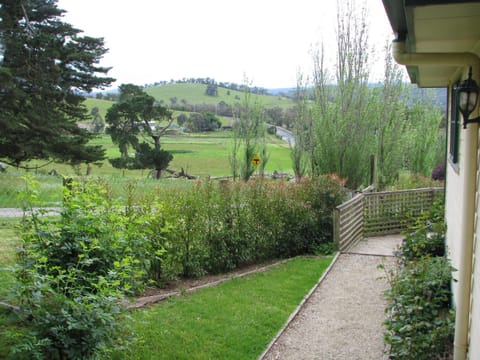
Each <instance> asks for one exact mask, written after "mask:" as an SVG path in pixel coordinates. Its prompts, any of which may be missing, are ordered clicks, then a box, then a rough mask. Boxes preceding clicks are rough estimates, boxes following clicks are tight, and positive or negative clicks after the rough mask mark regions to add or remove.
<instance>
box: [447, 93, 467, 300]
mask: <svg viewBox="0 0 480 360" xmlns="http://www.w3.org/2000/svg"><path fill="white" fill-rule="evenodd" d="M451 94H452V91H451V88H450V89H449V91H448V101H449V104H451V99H452V96H451ZM450 108H451V107H450V106H449V109H450ZM447 115H448V124H450V111H448V114H447ZM449 126H450V125H449ZM447 133H448V136H449V141H450V132H449V131H447ZM460 134H461V135H462V132H461V133H460ZM461 135H460V147H459V163H457V164H453V163H452V162H451V159H450V156H449V155H448V156H447V158H448V160H447V167H446V168H447V181H446V189H445V193H446V195H445V218H446V222H447V234H446V243H447V252H448V257H449V259H450V260H451V262H452V266H453V267H454V268H456V269H458V268H459V263H460V239H461V238H462V208H463V205H464V198H463V196H462V194H463V192H462V189H463V182H464V176H463V172H462V168H464V163H465V159H464V157H462V153H464V149H463V146H464V144H465V141H462V136H461ZM453 277H454V279H458V277H456V274H455V273H454V274H453ZM452 289H453V295H454V296H453V303H454V304H455V303H456V299H457V296H458V282H455V281H454V282H453V283H452Z"/></svg>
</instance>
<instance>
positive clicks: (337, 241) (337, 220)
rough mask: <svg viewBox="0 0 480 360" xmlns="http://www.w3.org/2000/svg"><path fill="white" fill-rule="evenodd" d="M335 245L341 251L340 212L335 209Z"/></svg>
mask: <svg viewBox="0 0 480 360" xmlns="http://www.w3.org/2000/svg"><path fill="white" fill-rule="evenodd" d="M332 217H333V245H334V246H335V249H337V250H340V210H338V209H337V208H335V209H333V213H332Z"/></svg>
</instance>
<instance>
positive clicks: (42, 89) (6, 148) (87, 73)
mask: <svg viewBox="0 0 480 360" xmlns="http://www.w3.org/2000/svg"><path fill="white" fill-rule="evenodd" d="M56 3H57V1H56V0H0V43H1V50H0V51H1V54H0V159H2V161H4V162H6V163H9V164H12V165H15V166H22V165H23V163H24V162H27V161H29V160H33V159H43V160H55V161H61V162H66V163H70V164H80V163H82V162H85V163H91V162H96V161H99V160H102V159H103V158H104V157H105V154H104V149H103V148H102V147H101V146H94V145H89V144H88V143H89V141H90V140H91V139H92V138H93V137H94V134H92V133H90V132H88V131H87V130H84V129H81V128H79V127H78V125H77V122H78V121H82V120H85V119H87V118H88V116H89V114H88V111H87V109H86V107H85V106H84V105H83V100H84V97H83V96H82V95H81V94H82V93H85V92H90V91H91V90H92V89H95V88H97V89H98V88H103V87H105V86H108V85H109V84H111V83H112V82H113V81H114V79H112V78H109V77H106V73H107V72H108V70H109V69H108V68H105V67H101V66H99V65H98V62H99V61H100V59H101V58H102V56H103V55H104V54H105V53H106V51H107V49H106V48H105V47H104V42H103V39H101V38H92V37H88V36H81V30H79V29H76V28H74V27H73V26H72V25H70V24H68V23H65V22H64V21H62V14H63V13H64V11H63V10H61V9H59V8H58V7H57V4H56Z"/></svg>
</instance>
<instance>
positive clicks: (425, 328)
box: [385, 199, 455, 360]
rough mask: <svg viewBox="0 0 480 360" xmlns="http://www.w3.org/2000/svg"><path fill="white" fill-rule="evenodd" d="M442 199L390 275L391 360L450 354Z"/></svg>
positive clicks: (420, 220)
mask: <svg viewBox="0 0 480 360" xmlns="http://www.w3.org/2000/svg"><path fill="white" fill-rule="evenodd" d="M443 216H444V204H443V199H440V200H437V201H436V202H435V203H434V205H433V206H432V208H431V209H430V210H429V211H426V212H424V213H423V214H421V215H420V216H418V217H417V218H416V219H415V220H414V221H412V222H410V223H412V224H413V225H411V226H410V227H409V229H408V230H407V237H406V239H405V240H404V242H403V244H402V246H401V248H400V256H401V259H402V262H401V263H399V264H398V267H397V270H396V271H391V272H390V273H389V276H388V279H389V282H390V289H388V290H387V291H386V297H387V300H388V302H389V304H388V306H387V308H386V312H387V314H388V315H387V319H386V320H385V326H386V329H387V332H386V333H385V342H386V343H387V344H388V345H390V350H389V355H390V358H391V359H405V360H410V359H418V360H423V359H425V360H427V359H433V358H442V356H448V354H449V353H450V352H451V349H452V346H453V335H454V324H455V316H454V312H453V310H452V309H451V308H450V299H451V296H452V294H451V290H450V284H451V281H452V271H453V269H452V267H451V266H450V263H449V261H448V260H447V259H446V258H445V257H444V254H445V224H444V219H443Z"/></svg>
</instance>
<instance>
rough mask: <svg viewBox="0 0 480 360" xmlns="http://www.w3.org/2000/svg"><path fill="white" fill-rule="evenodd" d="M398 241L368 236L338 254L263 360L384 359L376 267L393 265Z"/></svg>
mask: <svg viewBox="0 0 480 360" xmlns="http://www.w3.org/2000/svg"><path fill="white" fill-rule="evenodd" d="M400 242H401V237H400V236H389V237H382V238H371V239H368V241H366V242H361V243H360V244H358V245H357V246H356V247H355V248H354V249H351V251H350V253H344V254H341V255H340V256H339V257H338V258H337V261H336V263H335V264H334V265H333V267H332V268H331V270H330V272H329V273H328V274H327V276H326V277H325V278H324V279H323V280H322V282H321V283H320V285H319V286H318V287H317V289H316V290H315V291H314V292H313V293H312V295H311V297H310V298H309V299H308V300H307V301H306V302H305V304H304V305H303V306H302V307H301V309H300V310H299V312H298V314H297V315H296V316H295V317H294V318H293V320H292V321H291V322H290V323H289V324H288V325H287V327H286V328H285V329H284V330H283V332H281V334H280V336H279V337H278V339H277V340H276V341H275V342H274V343H273V344H272V346H271V347H270V348H269V350H268V351H267V353H266V354H265V355H264V356H263V359H265V360H272V359H295V360H298V359H321V360H341V359H348V360H363V359H364V360H377V359H387V358H388V357H387V356H386V355H385V354H384V350H385V346H384V342H383V333H384V328H383V326H382V322H383V320H384V318H385V314H384V309H385V306H386V301H385V298H384V296H383V292H384V290H385V289H386V288H387V286H388V284H387V282H386V280H385V279H384V274H385V273H384V270H379V269H377V266H378V265H379V264H384V265H385V266H386V267H392V266H394V264H395V258H394V257H392V254H393V252H394V250H396V248H397V246H398V245H399V244H400ZM379 255H380V256H379Z"/></svg>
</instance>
